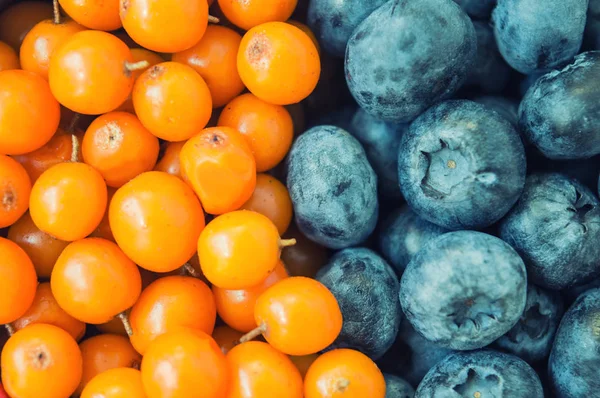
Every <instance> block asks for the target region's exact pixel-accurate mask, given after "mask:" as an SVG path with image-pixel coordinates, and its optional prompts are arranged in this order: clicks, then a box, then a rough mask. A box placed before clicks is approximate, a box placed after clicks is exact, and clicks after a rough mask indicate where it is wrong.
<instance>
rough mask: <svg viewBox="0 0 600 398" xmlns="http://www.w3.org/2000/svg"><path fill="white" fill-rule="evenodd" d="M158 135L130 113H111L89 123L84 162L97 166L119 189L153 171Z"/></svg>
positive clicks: (82, 148)
mask: <svg viewBox="0 0 600 398" xmlns="http://www.w3.org/2000/svg"><path fill="white" fill-rule="evenodd" d="M158 151H159V144H158V138H156V137H155V136H154V135H152V134H150V132H149V131H148V130H146V128H145V127H144V126H142V123H140V121H139V119H138V118H137V117H136V116H135V115H132V114H131V113H127V112H110V113H106V114H104V115H102V116H99V117H98V118H97V119H96V120H94V121H93V122H92V124H90V126H89V127H88V129H87V131H86V132H85V136H84V137H83V142H82V144H81V153H82V155H83V161H84V162H85V163H87V164H89V165H90V166H92V167H94V168H95V169H96V170H98V172H100V174H101V175H102V177H104V180H105V181H106V184H107V185H108V186H111V187H115V188H118V187H120V186H121V185H123V184H125V183H126V182H127V181H129V180H131V179H132V178H134V177H135V176H137V175H139V174H141V173H143V172H145V171H150V170H152V168H153V167H154V165H155V164H156V160H157V159H158Z"/></svg>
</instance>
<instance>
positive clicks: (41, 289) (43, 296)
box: [12, 282, 85, 340]
mask: <svg viewBox="0 0 600 398" xmlns="http://www.w3.org/2000/svg"><path fill="white" fill-rule="evenodd" d="M36 323H45V324H48V325H54V326H58V327H59V328H61V329H63V330H64V331H66V332H67V333H69V334H70V335H71V336H72V337H73V338H74V339H75V340H81V338H82V337H83V335H84V334H85V323H83V322H81V321H80V320H77V319H75V318H73V317H72V316H71V315H69V314H67V313H66V312H65V310H63V309H62V308H61V307H60V306H59V305H58V303H57V302H56V299H55V298H54V296H53V295H52V289H51V288H50V283H49V282H44V283H40V284H39V285H38V286H37V290H36V292H35V298H34V299H33V304H31V307H29V309H28V310H27V312H25V314H23V316H21V317H20V318H19V319H17V320H16V321H14V322H13V323H12V326H13V328H15V330H21V329H23V328H24V327H25V326H28V325H32V324H36Z"/></svg>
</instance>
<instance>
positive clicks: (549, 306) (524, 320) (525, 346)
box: [495, 284, 563, 363]
mask: <svg viewBox="0 0 600 398" xmlns="http://www.w3.org/2000/svg"><path fill="white" fill-rule="evenodd" d="M562 315H563V301H562V298H561V297H560V296H559V295H558V294H557V293H556V292H552V291H548V290H543V289H542V288H540V287H537V286H535V285H531V284H530V285H529V286H528V287H527V304H525V311H524V312H523V315H522V316H521V319H519V322H517V324H516V325H515V326H514V327H513V328H512V329H511V330H510V331H509V332H508V333H506V334H505V335H504V336H502V337H500V338H499V339H498V340H496V343H495V345H496V346H497V347H499V348H501V349H503V350H505V351H508V352H509V353H511V354H514V355H517V356H518V357H520V358H522V359H524V360H525V361H527V362H529V363H535V362H539V361H542V360H544V359H546V358H547V357H548V355H549V354H550V349H551V348H552V342H553V341H554V334H555V333H556V329H557V328H558V324H559V322H560V319H561V317H562Z"/></svg>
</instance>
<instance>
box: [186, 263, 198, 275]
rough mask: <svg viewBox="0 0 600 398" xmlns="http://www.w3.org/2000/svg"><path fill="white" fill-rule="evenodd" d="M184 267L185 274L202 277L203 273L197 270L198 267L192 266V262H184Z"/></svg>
mask: <svg viewBox="0 0 600 398" xmlns="http://www.w3.org/2000/svg"><path fill="white" fill-rule="evenodd" d="M183 269H184V271H185V275H188V276H191V277H194V278H201V277H202V275H200V273H199V272H198V271H196V269H195V268H194V267H192V265H191V264H190V263H185V264H183Z"/></svg>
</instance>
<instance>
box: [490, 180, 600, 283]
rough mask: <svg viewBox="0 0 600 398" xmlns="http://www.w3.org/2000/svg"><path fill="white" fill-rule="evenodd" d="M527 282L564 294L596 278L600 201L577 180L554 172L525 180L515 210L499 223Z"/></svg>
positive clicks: (599, 252)
mask: <svg viewBox="0 0 600 398" xmlns="http://www.w3.org/2000/svg"><path fill="white" fill-rule="evenodd" d="M500 237H501V238H502V239H503V240H504V241H506V242H507V243H508V244H510V245H511V246H512V247H514V248H515V249H516V250H517V252H519V254H520V255H521V257H522V258H523V260H524V261H525V264H526V266H527V274H528V276H529V279H530V281H531V282H533V283H535V284H537V285H540V286H542V287H546V288H548V289H555V290H558V289H565V288H567V287H571V286H574V285H578V284H581V283H585V282H588V281H590V280H592V279H593V278H594V277H595V276H597V275H598V274H600V261H599V260H598V259H600V244H599V243H598V242H600V202H599V201H598V199H597V198H596V197H595V196H594V194H593V193H592V191H590V190H589V189H588V188H586V187H585V186H583V185H582V184H580V183H579V182H578V181H577V180H574V179H572V178H569V177H567V176H565V175H562V174H556V173H549V174H545V173H540V174H538V173H536V174H532V175H531V176H529V177H528V178H527V182H526V184H525V189H524V191H523V195H522V196H521V198H520V199H519V202H518V203H517V205H516V206H515V207H514V209H512V210H511V211H510V213H509V214H508V215H507V216H506V217H505V218H504V219H503V220H502V222H501V223H500Z"/></svg>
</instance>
